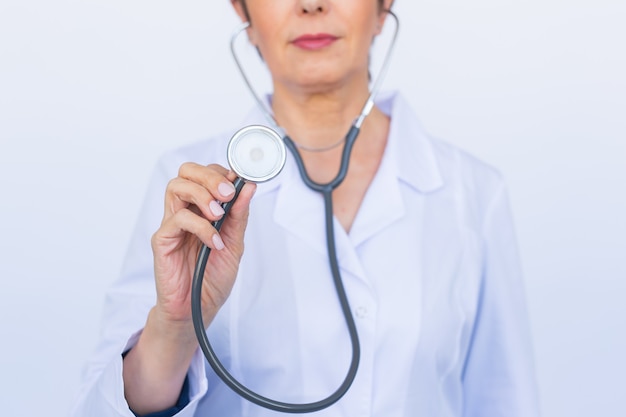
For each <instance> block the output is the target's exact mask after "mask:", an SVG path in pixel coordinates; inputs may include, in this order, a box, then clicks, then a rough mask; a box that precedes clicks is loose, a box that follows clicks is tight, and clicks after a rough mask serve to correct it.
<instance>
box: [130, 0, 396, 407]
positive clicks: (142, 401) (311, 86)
mask: <svg viewBox="0 0 626 417" xmlns="http://www.w3.org/2000/svg"><path fill="white" fill-rule="evenodd" d="M391 2H392V0H383V1H382V2H379V1H376V0H281V1H277V0H247V1H246V3H245V5H244V4H242V3H241V2H240V1H238V0H233V1H232V3H233V7H234V9H235V12H236V13H237V14H238V15H239V16H240V18H241V19H242V20H248V18H249V20H250V21H251V27H250V28H249V29H248V36H249V38H250V41H251V42H252V43H253V44H254V45H255V46H256V47H257V48H258V49H259V51H260V52H261V54H262V55H263V58H264V60H265V62H266V64H267V66H268V68H269V69H270V72H271V74H272V79H273V86H274V96H273V100H272V106H273V111H274V114H275V117H276V119H277V121H278V123H279V124H280V125H281V126H282V127H283V128H284V129H285V130H286V131H287V132H288V133H289V135H290V136H291V137H292V138H293V139H294V140H296V142H298V143H300V144H303V145H306V146H310V147H323V146H325V145H328V144H330V143H334V142H336V141H337V139H338V138H342V137H344V135H345V134H346V132H347V131H348V129H349V127H350V125H351V124H352V122H353V121H354V118H355V117H356V115H358V114H359V113H360V111H361V107H362V106H363V104H364V103H365V101H366V99H367V97H368V95H369V90H368V88H369V84H368V82H369V81H368V64H369V49H370V46H371V43H372V40H373V38H374V37H375V36H376V35H377V34H378V33H380V30H381V28H382V25H383V23H384V19H385V13H383V12H381V4H382V7H383V8H389V7H391ZM379 3H381V4H379ZM316 33H329V34H332V35H334V36H336V37H337V40H336V41H335V42H333V44H332V45H330V46H328V47H326V48H323V49H320V50H315V51H308V50H303V49H302V48H298V47H296V46H294V44H293V43H292V41H293V40H294V39H296V38H297V37H299V36H301V35H303V34H316ZM388 130H389V119H388V118H387V117H386V116H385V115H384V114H383V113H382V112H380V111H379V110H378V109H376V108H374V109H373V110H372V112H371V113H370V115H369V116H368V118H367V119H366V121H365V123H364V124H363V126H362V130H361V134H360V136H359V139H358V140H357V142H356V144H355V146H354V149H353V153H352V156H351V160H350V168H349V171H348V175H347V177H346V179H345V181H344V183H343V184H342V185H341V186H340V187H339V188H337V189H336V190H335V191H334V193H333V201H334V214H335V216H336V217H337V218H338V219H339V221H340V223H341V224H342V226H343V227H344V228H345V229H346V230H347V231H349V230H350V227H351V225H352V222H353V221H354V217H355V216H356V213H357V211H358V209H359V206H360V205H361V202H362V200H363V197H364V195H365V192H366V191H367V188H368V187H369V184H370V183H371V181H372V178H373V177H374V175H375V173H376V171H377V169H378V166H379V164H380V160H381V158H382V154H383V151H384V148H385V145H386V141H387V134H388ZM341 150H342V148H341V147H338V148H335V149H332V150H330V151H325V152H306V151H303V152H302V156H303V159H304V162H305V165H306V167H307V170H308V171H309V174H310V175H311V177H312V178H313V179H314V180H316V181H328V180H329V179H331V178H333V177H334V176H335V173H336V172H337V170H338V169H339V161H340V155H341ZM234 179H235V176H234V174H233V173H232V172H229V171H228V170H227V169H226V168H224V167H221V166H218V165H209V166H201V165H197V164H193V163H187V164H184V165H183V166H181V168H180V170H179V173H178V176H177V177H176V178H174V179H172V180H171V181H170V183H169V184H168V187H167V190H166V193H165V209H164V216H163V220H162V223H161V226H160V227H159V229H158V230H157V231H156V233H155V234H154V235H153V237H152V250H153V254H154V267H155V284H156V289H157V301H156V304H155V306H154V307H153V308H152V309H151V311H150V313H149V315H148V318H147V321H146V325H145V328H144V330H143V332H142V334H141V336H140V338H139V341H138V342H137V344H136V345H135V346H134V347H133V348H132V349H131V350H130V351H129V352H128V354H127V355H126V356H125V358H124V367H123V378H124V390H125V396H126V399H127V401H128V404H129V406H130V407H131V408H132V409H133V410H134V411H135V412H136V413H138V414H148V413H152V412H156V411H160V410H164V409H167V408H169V407H172V406H173V405H174V404H175V403H176V401H177V400H178V397H179V395H180V390H181V388H182V384H183V382H184V379H185V376H186V374H187V371H188V369H189V366H190V363H191V359H192V357H193V354H194V352H195V351H196V349H197V348H198V343H197V341H196V337H195V333H194V330H193V324H192V321H191V307H190V306H191V301H190V300H191V279H192V275H193V269H194V267H195V262H196V257H197V254H198V250H199V243H198V240H200V241H202V242H203V243H205V244H206V245H207V246H209V247H211V248H212V249H214V250H213V251H212V253H211V256H210V257H209V261H208V265H207V268H206V273H205V278H204V288H203V295H202V299H203V300H202V304H203V315H204V322H205V323H206V324H207V325H208V324H209V323H210V322H211V321H212V320H213V318H214V317H215V315H216V314H217V312H218V310H219V309H220V307H221V306H222V305H223V304H224V302H225V301H226V299H227V298H228V295H229V293H230V291H231V289H232V286H233V283H234V280H235V277H236V274H237V270H238V267H239V261H240V259H241V256H242V254H243V236H244V232H245V229H246V225H247V219H248V213H249V204H250V200H251V198H252V196H253V194H254V190H255V188H256V186H255V185H254V184H246V185H245V186H244V188H243V190H242V192H241V194H240V196H239V198H238V199H237V201H236V202H235V204H234V205H233V207H232V209H231V212H230V214H229V216H228V218H227V219H226V220H225V221H224V224H223V227H222V230H221V232H220V234H219V235H218V234H217V232H216V231H215V230H214V228H213V227H212V226H211V222H212V221H215V220H217V219H219V218H220V217H221V213H220V212H219V210H218V209H215V206H216V205H215V201H216V200H217V201H230V199H231V198H232V193H231V192H233V191H234V189H233V188H232V181H234ZM212 208H213V211H212Z"/></svg>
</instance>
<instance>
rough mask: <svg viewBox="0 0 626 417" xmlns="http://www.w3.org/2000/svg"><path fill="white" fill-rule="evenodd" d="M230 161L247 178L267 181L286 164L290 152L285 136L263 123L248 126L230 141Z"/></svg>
mask: <svg viewBox="0 0 626 417" xmlns="http://www.w3.org/2000/svg"><path fill="white" fill-rule="evenodd" d="M227 157H228V164H229V165H230V169H232V170H233V171H234V172H235V174H237V175H238V176H239V177H241V178H243V179H244V180H247V181H252V182H264V181H268V180H270V179H272V178H274V177H275V176H276V175H278V173H280V171H281V170H282V169H283V166H284V165H285V160H286V159H287V151H286V149H285V144H284V143H283V138H282V137H281V136H280V135H279V134H278V133H276V131H274V130H273V129H270V128H268V127H266V126H261V125H251V126H246V127H244V128H243V129H240V130H239V131H237V132H236V133H235V134H234V135H233V137H232V138H231V139H230V142H229V143H228V152H227Z"/></svg>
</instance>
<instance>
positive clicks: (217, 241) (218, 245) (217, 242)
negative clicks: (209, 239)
mask: <svg viewBox="0 0 626 417" xmlns="http://www.w3.org/2000/svg"><path fill="white" fill-rule="evenodd" d="M213 246H214V247H215V249H217V250H222V249H224V247H225V246H224V241H223V240H222V238H221V237H220V235H218V234H214V235H213Z"/></svg>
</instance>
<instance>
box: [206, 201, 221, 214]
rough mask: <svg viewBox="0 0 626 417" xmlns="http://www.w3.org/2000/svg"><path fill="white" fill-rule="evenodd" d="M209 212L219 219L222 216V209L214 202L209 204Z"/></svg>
mask: <svg viewBox="0 0 626 417" xmlns="http://www.w3.org/2000/svg"><path fill="white" fill-rule="evenodd" d="M209 210H211V213H213V214H214V215H215V216H217V217H220V216H221V215H223V214H224V209H223V208H222V206H220V205H219V203H218V202H217V201H215V200H213V201H211V202H210V203H209Z"/></svg>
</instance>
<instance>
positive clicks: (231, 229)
mask: <svg viewBox="0 0 626 417" xmlns="http://www.w3.org/2000/svg"><path fill="white" fill-rule="evenodd" d="M256 187H257V186H256V184H255V183H252V182H247V183H246V184H245V185H244V186H243V188H242V189H241V192H240V193H239V196H238V197H237V200H235V202H234V203H233V205H232V207H231V208H230V211H229V212H228V214H227V217H226V219H225V220H224V224H223V227H222V231H221V232H220V235H222V238H223V239H228V240H230V239H235V240H241V239H243V234H244V231H245V229H246V225H247V224H248V215H249V212H250V201H251V200H252V197H253V196H254V193H255V191H256Z"/></svg>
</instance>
